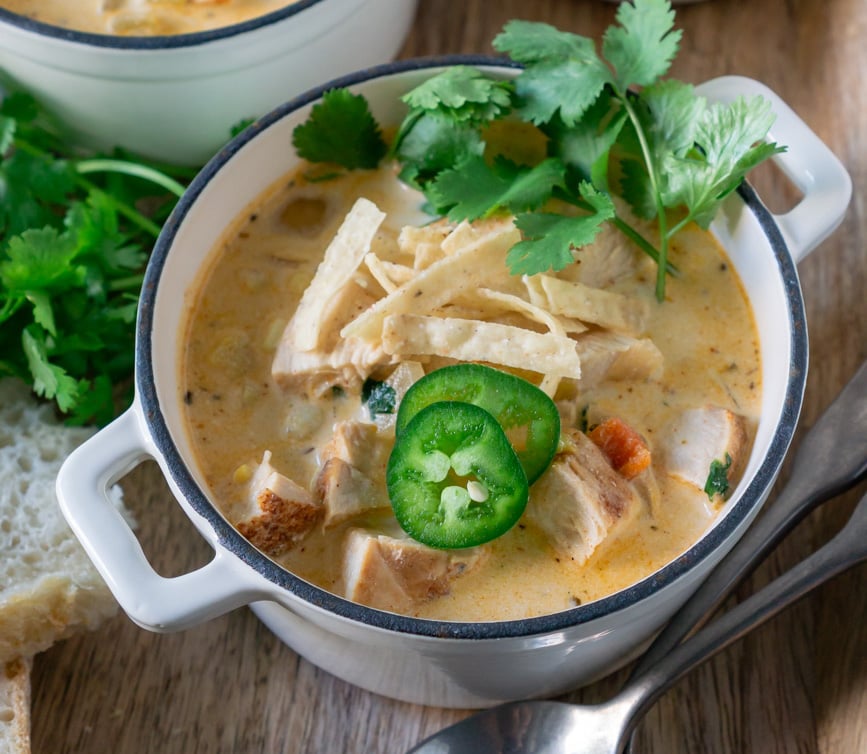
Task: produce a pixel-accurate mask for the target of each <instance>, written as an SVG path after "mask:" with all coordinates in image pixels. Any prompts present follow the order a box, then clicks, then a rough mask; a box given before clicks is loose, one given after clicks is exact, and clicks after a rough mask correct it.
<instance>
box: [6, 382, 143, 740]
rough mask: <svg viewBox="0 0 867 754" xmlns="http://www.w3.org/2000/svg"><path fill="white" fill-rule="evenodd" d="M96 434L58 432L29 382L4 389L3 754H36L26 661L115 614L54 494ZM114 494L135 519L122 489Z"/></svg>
mask: <svg viewBox="0 0 867 754" xmlns="http://www.w3.org/2000/svg"><path fill="white" fill-rule="evenodd" d="M91 434H93V430H92V429H83V428H76V427H67V426H64V425H63V424H61V423H59V422H58V421H57V419H56V417H55V415H54V412H53V409H52V407H51V406H50V405H46V404H41V403H39V402H37V401H36V400H35V399H34V397H33V396H32V394H31V393H30V390H29V388H28V387H27V386H26V385H24V384H23V383H22V382H20V381H18V380H14V379H4V380H0V671H4V669H5V672H0V754H7V752H10V753H11V752H14V754H24V753H26V752H28V751H29V750H30V743H29V742H30V729H29V709H28V707H29V701H28V700H29V687H30V681H29V659H28V658H30V657H32V656H33V655H35V654H36V653H37V652H41V651H42V650H44V649H47V648H48V647H50V646H51V645H52V644H53V643H54V642H56V641H58V640H60V639H63V638H66V637H67V636H70V635H71V634H73V633H75V632H76V631H79V630H82V629H93V628H96V627H97V626H98V625H99V624H100V623H102V621H103V620H105V619H106V618H108V617H110V616H112V615H114V614H115V613H116V612H117V603H116V602H115V600H114V597H113V596H112V595H111V592H110V591H109V590H108V587H107V586H106V585H105V582H104V581H103V580H102V577H101V576H100V575H99V574H98V573H97V571H96V569H95V568H94V567H93V564H92V563H91V562H90V560H89V559H88V557H87V555H86V554H85V552H84V549H83V548H82V547H81V545H80V544H79V542H78V540H77V539H76V538H75V535H74V534H73V533H72V530H71V529H70V528H69V526H68V525H67V523H66V520H65V519H64V518H63V514H62V513H61V512H60V507H59V505H58V503H57V497H56V495H55V492H54V484H55V479H56V477H57V472H58V471H59V469H60V466H61V464H62V463H63V461H64V459H65V458H66V456H67V455H69V453H70V452H72V450H74V449H75V448H76V447H77V446H78V445H80V444H81V443H82V442H84V440H86V439H87V438H88V437H90V435H91ZM112 494H113V495H114V497H115V502H116V504H117V505H118V506H119V507H121V510H122V512H124V515H127V514H126V512H125V511H123V509H122V500H121V498H122V495H121V491H120V488H114V489H113V490H112ZM4 747H5V748H4Z"/></svg>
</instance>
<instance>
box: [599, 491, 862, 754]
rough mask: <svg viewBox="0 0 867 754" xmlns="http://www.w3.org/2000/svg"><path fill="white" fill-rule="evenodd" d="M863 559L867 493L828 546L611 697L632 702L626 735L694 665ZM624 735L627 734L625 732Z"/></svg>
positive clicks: (702, 631)
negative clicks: (616, 695)
mask: <svg viewBox="0 0 867 754" xmlns="http://www.w3.org/2000/svg"><path fill="white" fill-rule="evenodd" d="M863 560H867V495H865V496H864V497H863V498H862V499H861V501H860V502H859V503H858V505H857V507H856V508H855V511H854V512H853V513H852V516H851V518H850V519H849V522H848V523H847V524H846V526H844V527H843V529H841V530H840V532H839V533H838V534H837V535H836V536H835V537H834V538H833V539H832V540H831V541H830V542H828V543H827V544H826V545H825V546H824V547H822V548H820V549H819V550H817V551H816V552H815V553H813V554H812V555H811V556H810V557H808V558H807V559H806V560H803V561H801V562H800V563H799V564H798V565H796V566H795V567H794V568H792V569H791V570H790V571H788V572H786V573H785V574H783V575H782V576H780V577H779V578H778V579H776V580H774V581H772V582H771V583H770V584H768V585H767V586H765V587H764V588H763V589H761V590H759V591H758V592H756V593H755V594H753V595H752V596H751V597H749V598H748V599H746V600H744V601H743V602H741V603H739V604H738V605H737V606H735V607H734V608H732V609H731V610H730V611H729V612H727V613H726V614H725V615H723V616H722V617H720V618H718V619H716V620H714V621H713V622H712V623H711V624H709V625H708V626H706V627H705V628H703V629H701V630H700V631H699V632H698V633H696V634H695V635H694V636H692V637H690V638H689V639H687V640H686V641H685V642H683V644H681V645H679V646H678V647H676V648H675V649H673V650H672V651H671V652H670V653H669V654H668V655H666V656H665V657H663V658H662V659H661V660H660V661H659V662H657V663H656V665H655V666H654V667H653V668H651V669H650V670H648V671H647V672H646V673H644V674H643V675H642V676H640V677H638V678H636V679H635V680H634V681H632V682H631V683H629V684H627V686H626V687H625V688H624V690H623V691H622V692H621V693H620V694H619V695H618V697H615V699H614V700H612V702H616V701H617V700H618V699H620V700H622V701H623V702H625V703H627V704H628V705H629V706H630V707H631V711H632V714H631V716H630V718H631V719H630V722H629V724H628V728H627V730H626V731H625V735H629V733H631V731H632V728H633V727H634V725H635V722H637V720H638V719H639V718H640V717H641V715H642V714H643V713H644V712H645V711H646V710H647V709H648V708H649V707H650V706H651V705H652V704H653V703H654V702H655V701H656V700H657V699H658V698H659V697H660V696H661V695H662V694H663V693H664V692H665V691H667V690H668V689H669V688H670V687H671V686H673V685H674V684H675V683H676V682H677V681H678V680H679V679H680V678H682V677H683V676H684V675H686V674H687V673H688V672H689V671H690V670H692V669H693V668H695V667H696V666H697V665H699V664H701V663H702V662H704V661H705V660H706V659H708V658H709V657H711V656H713V655H714V654H716V653H717V652H719V651H721V650H722V649H725V648H726V647H727V646H729V645H730V644H732V643H733V642H735V641H737V640H738V639H740V638H741V637H742V636H744V635H745V634H746V633H748V632H749V631H751V630H753V629H754V628H756V627H758V626H760V625H761V624H763V623H764V622H765V621H767V620H769V619H770V618H772V617H773V616H774V615H776V614H777V613H779V612H780V611H782V610H783V609H784V608H786V607H788V606H789V605H791V604H792V603H794V602H796V601H797V600H799V599H800V598H801V597H803V596H804V595H806V594H807V593H808V592H809V591H810V590H812V589H814V588H815V587H817V586H819V585H820V584H822V583H824V582H825V581H827V580H829V579H830V578H832V577H834V576H836V575H838V574H840V573H842V572H843V571H845V570H847V569H848V568H851V567H852V566H854V565H856V564H857V563H860V562H861V561H863ZM621 740H625V736H624V738H623V739H621Z"/></svg>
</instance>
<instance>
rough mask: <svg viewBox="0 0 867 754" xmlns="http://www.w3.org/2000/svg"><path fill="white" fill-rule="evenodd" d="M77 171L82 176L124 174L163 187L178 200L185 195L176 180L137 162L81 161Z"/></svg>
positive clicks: (77, 164)
mask: <svg viewBox="0 0 867 754" xmlns="http://www.w3.org/2000/svg"><path fill="white" fill-rule="evenodd" d="M75 169H76V170H77V171H78V172H79V173H81V174H82V175H87V174H88V173H124V174H125V175H131V176H134V177H136V178H141V179H143V180H145V181H149V182H150V183H154V184H156V185H157V186H161V187H162V188H164V189H165V190H166V191H170V192H171V193H173V194H174V195H175V196H177V197H178V198H180V197H181V196H183V194H184V187H183V186H182V185H181V184H180V183H178V182H177V181H176V180H175V179H174V178H170V177H169V176H167V175H166V174H165V173H161V172H160V171H159V170H155V169H154V168H151V167H148V166H147V165H140V164H138V163H135V162H127V161H126V160H110V159H98V158H96V159H90V160H80V161H79V162H77V163H76V164H75Z"/></svg>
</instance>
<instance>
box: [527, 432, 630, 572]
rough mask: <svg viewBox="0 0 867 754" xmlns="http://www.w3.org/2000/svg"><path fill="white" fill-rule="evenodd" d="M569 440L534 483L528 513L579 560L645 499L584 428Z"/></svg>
mask: <svg viewBox="0 0 867 754" xmlns="http://www.w3.org/2000/svg"><path fill="white" fill-rule="evenodd" d="M565 446H566V449H565V450H564V451H562V452H560V453H558V454H557V456H556V457H555V458H554V462H553V463H552V464H551V466H550V467H549V468H548V470H547V471H546V472H545V473H544V474H543V475H542V476H541V477H540V479H539V481H538V482H536V484H535V485H533V487H532V488H531V489H530V502H529V505H528V506H527V516H528V517H529V519H530V520H531V521H532V522H533V523H534V524H535V525H536V526H538V527H539V528H540V529H541V530H542V531H543V532H545V534H547V535H548V537H549V539H550V540H551V544H552V545H553V546H554V548H555V549H556V550H557V551H559V552H560V553H562V554H563V555H564V556H565V557H569V558H572V560H574V561H575V562H576V563H577V564H579V565H580V564H582V563H584V562H585V561H586V560H587V558H589V557H590V556H591V555H592V554H593V552H594V551H595V550H596V548H597V547H599V545H600V544H602V542H603V541H604V540H605V539H606V538H607V537H610V536H612V535H614V534H615V533H616V532H617V531H619V530H620V529H621V528H622V527H624V526H626V525H627V524H628V523H629V522H630V521H632V520H633V519H634V518H635V517H636V516H637V515H638V513H639V512H640V510H641V502H640V499H639V497H638V495H637V494H636V493H635V490H634V489H633V488H632V486H631V485H630V484H629V482H627V481H626V479H625V478H624V477H623V476H621V475H620V474H618V473H617V472H616V471H615V470H614V469H613V468H612V467H611V464H610V463H609V462H608V459H607V458H606V457H605V454H604V453H603V452H602V451H601V450H600V449H599V448H598V447H597V446H596V445H595V444H594V443H593V441H592V440H590V439H589V438H588V437H587V436H586V435H585V434H584V433H583V432H580V431H578V430H572V431H570V432H569V433H568V434H567V435H566V442H565Z"/></svg>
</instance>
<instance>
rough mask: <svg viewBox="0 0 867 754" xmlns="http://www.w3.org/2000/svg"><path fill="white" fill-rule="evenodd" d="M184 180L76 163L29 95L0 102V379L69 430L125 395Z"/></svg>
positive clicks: (101, 417)
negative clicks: (146, 286)
mask: <svg viewBox="0 0 867 754" xmlns="http://www.w3.org/2000/svg"><path fill="white" fill-rule="evenodd" d="M169 172H172V173H174V176H172V175H170V174H169ZM190 177H191V174H190V172H189V171H184V170H175V169H169V168H164V167H161V168H158V167H157V166H155V165H152V164H149V163H146V162H144V161H141V160H138V159H135V158H132V157H130V156H129V155H125V154H122V153H118V154H117V155H114V156H112V157H110V158H102V157H91V158H83V157H77V156H74V155H73V154H71V152H70V150H69V147H68V146H65V145H64V143H63V141H62V140H61V139H60V138H58V136H57V135H56V131H55V130H54V129H53V128H52V126H51V124H50V122H49V120H48V118H47V116H46V115H45V114H44V113H43V112H42V111H41V109H40V107H39V105H38V104H37V102H36V101H35V100H34V99H33V98H32V97H31V96H30V95H28V94H24V93H15V94H10V95H8V96H7V97H5V99H4V100H3V102H2V104H0V376H8V375H14V376H17V377H20V378H21V379H23V380H25V381H26V382H28V383H29V384H30V385H32V387H33V389H34V391H35V392H36V393H37V394H38V395H40V396H42V397H43V398H46V399H48V400H52V401H55V402H56V404H57V408H58V409H59V410H60V411H61V412H62V413H64V414H66V416H67V421H68V422H70V423H74V424H84V423H97V424H104V423H106V422H108V421H109V420H111V419H112V418H113V416H114V415H115V401H116V400H117V399H118V397H119V395H118V390H123V389H124V388H126V389H131V384H130V382H131V381H130V379H129V378H130V376H131V375H132V371H133V358H134V357H133V344H134V340H135V327H134V323H135V317H136V308H137V304H138V295H139V291H140V288H141V283H142V279H143V268H144V265H145V262H146V260H147V256H148V253H149V251H150V249H151V247H152V245H153V243H154V240H155V239H156V237H157V235H158V234H159V231H160V223H161V221H162V220H163V219H164V218H165V217H166V216H167V214H168V212H169V211H170V210H171V207H172V206H173V205H174V203H175V201H176V199H177V197H179V196H180V195H181V194H182V193H183V190H184V186H183V185H182V184H181V183H180V182H179V180H177V179H180V180H185V179H188V178H190ZM144 205H147V206H148V207H149V209H148V211H147V212H145V211H143V210H142V209H141V207H142V206H144Z"/></svg>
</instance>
